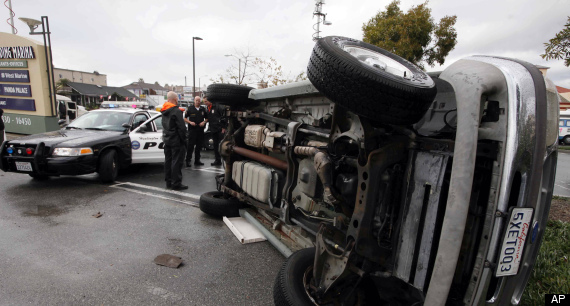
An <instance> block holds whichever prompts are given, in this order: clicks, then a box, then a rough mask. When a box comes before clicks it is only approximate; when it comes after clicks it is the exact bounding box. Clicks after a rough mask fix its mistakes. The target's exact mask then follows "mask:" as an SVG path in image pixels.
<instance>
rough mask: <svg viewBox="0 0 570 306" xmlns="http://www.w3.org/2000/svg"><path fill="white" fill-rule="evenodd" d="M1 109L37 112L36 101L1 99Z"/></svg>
mask: <svg viewBox="0 0 570 306" xmlns="http://www.w3.org/2000/svg"><path fill="white" fill-rule="evenodd" d="M0 108H2V109H14V110H24V111H35V110H36V100H32V99H13V98H0Z"/></svg>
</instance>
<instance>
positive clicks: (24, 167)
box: [16, 162, 33, 172]
mask: <svg viewBox="0 0 570 306" xmlns="http://www.w3.org/2000/svg"><path fill="white" fill-rule="evenodd" d="M16 169H17V170H18V171H26V172H32V171H33V170H32V163H28V162H16Z"/></svg>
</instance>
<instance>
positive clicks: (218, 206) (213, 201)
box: [200, 191, 245, 218]
mask: <svg viewBox="0 0 570 306" xmlns="http://www.w3.org/2000/svg"><path fill="white" fill-rule="evenodd" d="M244 206H245V205H244V204H243V203H242V202H240V201H239V200H238V199H236V198H233V197H230V196H228V195H226V194H224V193H223V192H220V191H210V192H206V193H204V194H202V195H201V196H200V210H201V211H202V212H204V213H206V214H208V215H210V216H213V217H219V218H221V217H239V210H240V208H243V207H244Z"/></svg>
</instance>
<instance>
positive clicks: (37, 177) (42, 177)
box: [28, 173, 49, 181]
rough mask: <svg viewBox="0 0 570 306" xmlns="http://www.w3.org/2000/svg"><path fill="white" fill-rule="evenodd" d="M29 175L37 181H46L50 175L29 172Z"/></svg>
mask: <svg viewBox="0 0 570 306" xmlns="http://www.w3.org/2000/svg"><path fill="white" fill-rule="evenodd" d="M28 175H29V176H31V177H32V178H33V179H34V180H37V181H45V180H47V179H49V176H48V175H45V174H36V173H28Z"/></svg>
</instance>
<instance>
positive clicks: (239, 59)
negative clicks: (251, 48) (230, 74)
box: [224, 54, 241, 84]
mask: <svg viewBox="0 0 570 306" xmlns="http://www.w3.org/2000/svg"><path fill="white" fill-rule="evenodd" d="M224 56H225V57H228V56H233V57H235V58H237V59H238V61H239V62H238V84H241V58H240V57H237V56H235V55H233V54H226V55H224Z"/></svg>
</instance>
